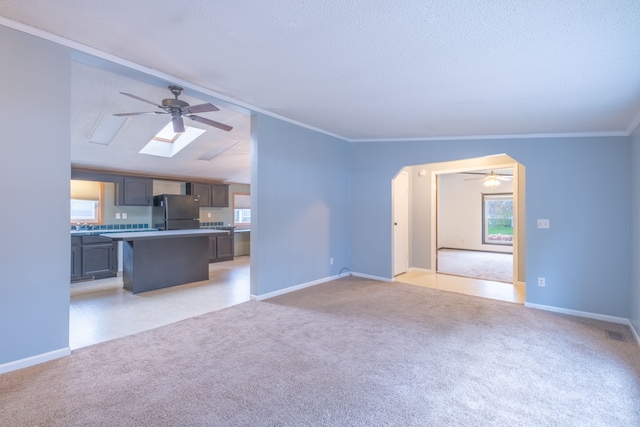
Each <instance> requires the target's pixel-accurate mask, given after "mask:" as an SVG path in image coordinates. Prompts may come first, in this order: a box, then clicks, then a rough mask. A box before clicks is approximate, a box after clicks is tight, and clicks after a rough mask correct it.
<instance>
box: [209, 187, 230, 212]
mask: <svg viewBox="0 0 640 427" xmlns="http://www.w3.org/2000/svg"><path fill="white" fill-rule="evenodd" d="M211 206H212V207H214V208H228V207H229V184H211Z"/></svg>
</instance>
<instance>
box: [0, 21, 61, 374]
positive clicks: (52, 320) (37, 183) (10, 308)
mask: <svg viewBox="0 0 640 427" xmlns="http://www.w3.org/2000/svg"><path fill="white" fill-rule="evenodd" d="M0 58H2V66H0V81H2V82H3V83H4V84H3V88H2V99H3V101H2V105H1V106H0V129H2V141H1V144H0V145H1V147H0V150H2V152H1V154H0V194H2V204H3V205H2V209H0V224H2V239H0V242H1V243H0V248H1V250H0V254H1V255H0V366H1V365H2V364H5V363H9V362H13V361H17V360H21V359H25V358H28V357H31V356H36V355H42V354H45V353H51V352H56V351H58V352H59V351H64V349H68V346H69V266H70V253H69V193H70V190H69V177H70V143H69V123H70V93H71V91H70V60H69V52H68V51H67V49H65V48H63V47H61V46H59V45H55V44H53V43H49V42H45V41H42V40H40V39H37V38H35V37H32V36H28V35H25V34H23V33H20V32H17V31H14V30H11V29H8V28H5V27H2V26H0ZM34 146H37V147H38V148H37V149H34V148H33V147H34ZM43 210H46V211H47V215H42V211H43ZM36 226H37V228H36ZM67 351H68V350H67Z"/></svg>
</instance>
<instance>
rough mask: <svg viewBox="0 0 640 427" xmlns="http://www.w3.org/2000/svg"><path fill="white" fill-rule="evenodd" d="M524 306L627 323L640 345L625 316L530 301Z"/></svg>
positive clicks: (639, 337) (633, 329)
mask: <svg viewBox="0 0 640 427" xmlns="http://www.w3.org/2000/svg"><path fill="white" fill-rule="evenodd" d="M524 306H525V307H529V308H535V309H537V310H544V311H552V312H554V313H562V314H569V315H571V316H577V317H586V318H588V319H596V320H603V321H605V322H611V323H618V324H620V325H627V326H628V327H629V328H630V329H631V333H632V334H633V338H634V339H635V341H636V344H638V345H640V336H638V333H637V332H636V330H635V328H634V327H633V325H632V324H631V321H630V320H629V319H626V318H624V317H616V316H608V315H606V314H597V313H590V312H588V311H579V310H569V309H568V308H560V307H554V306H552V305H542V304H533V303H530V302H525V303H524Z"/></svg>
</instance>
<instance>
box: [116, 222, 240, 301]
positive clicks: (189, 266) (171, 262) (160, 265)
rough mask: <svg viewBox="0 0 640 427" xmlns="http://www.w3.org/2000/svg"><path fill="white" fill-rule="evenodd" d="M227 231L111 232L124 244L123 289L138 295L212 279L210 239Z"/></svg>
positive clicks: (227, 232)
mask: <svg viewBox="0 0 640 427" xmlns="http://www.w3.org/2000/svg"><path fill="white" fill-rule="evenodd" d="M221 234H229V231H228V230H213V229H191V230H163V231H139V232H136V233H127V232H124V233H108V234H105V237H109V238H110V239H112V240H116V241H117V240H121V241H122V279H123V282H124V288H125V289H126V290H128V291H129V292H131V293H133V294H136V293H139V292H145V291H151V290H155V289H162V288H167V287H170V286H176V285H182V284H185V283H191V282H199V281H201V280H209V237H211V236H214V235H221Z"/></svg>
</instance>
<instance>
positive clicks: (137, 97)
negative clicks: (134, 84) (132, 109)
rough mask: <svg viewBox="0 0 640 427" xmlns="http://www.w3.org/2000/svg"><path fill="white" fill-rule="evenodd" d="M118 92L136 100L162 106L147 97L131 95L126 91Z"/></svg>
mask: <svg viewBox="0 0 640 427" xmlns="http://www.w3.org/2000/svg"><path fill="white" fill-rule="evenodd" d="M120 93H121V94H123V95H126V96H128V97H131V98H133V99H137V100H138V101H142V102H146V103H147V104H151V105H155V106H156V107H158V108H162V106H161V105H158V104H157V103H156V102H153V101H149V100H148V99H144V98H140V97H139V96H136V95H132V94H130V93H126V92H120Z"/></svg>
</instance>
